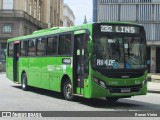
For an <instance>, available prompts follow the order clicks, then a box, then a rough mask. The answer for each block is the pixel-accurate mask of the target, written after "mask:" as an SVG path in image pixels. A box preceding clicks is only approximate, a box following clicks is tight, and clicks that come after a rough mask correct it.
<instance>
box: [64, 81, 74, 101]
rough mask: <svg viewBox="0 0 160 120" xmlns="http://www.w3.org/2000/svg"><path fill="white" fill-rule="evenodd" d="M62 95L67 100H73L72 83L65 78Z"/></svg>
mask: <svg viewBox="0 0 160 120" xmlns="http://www.w3.org/2000/svg"><path fill="white" fill-rule="evenodd" d="M63 95H64V98H65V99H66V100H68V101H72V100H74V96H73V91H72V85H71V82H70V80H66V81H65V83H64V85H63Z"/></svg>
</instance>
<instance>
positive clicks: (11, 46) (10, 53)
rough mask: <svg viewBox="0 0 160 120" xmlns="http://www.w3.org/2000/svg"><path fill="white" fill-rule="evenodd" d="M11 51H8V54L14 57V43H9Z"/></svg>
mask: <svg viewBox="0 0 160 120" xmlns="http://www.w3.org/2000/svg"><path fill="white" fill-rule="evenodd" d="M8 48H9V51H8V56H9V57H13V43H9V46H8Z"/></svg>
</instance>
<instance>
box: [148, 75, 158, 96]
mask: <svg viewBox="0 0 160 120" xmlns="http://www.w3.org/2000/svg"><path fill="white" fill-rule="evenodd" d="M149 74H150V75H149V76H150V80H149V81H148V92H149V93H159V94H160V73H155V74H154V73H153V74H152V73H149Z"/></svg>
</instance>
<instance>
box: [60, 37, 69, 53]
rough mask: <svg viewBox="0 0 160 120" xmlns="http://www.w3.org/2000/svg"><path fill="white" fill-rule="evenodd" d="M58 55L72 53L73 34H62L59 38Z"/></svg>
mask: <svg viewBox="0 0 160 120" xmlns="http://www.w3.org/2000/svg"><path fill="white" fill-rule="evenodd" d="M58 55H66V56H68V55H69V56H70V55H71V34H66V35H61V36H60V39H59V46H58Z"/></svg>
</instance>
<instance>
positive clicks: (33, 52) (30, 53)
mask: <svg viewBox="0 0 160 120" xmlns="http://www.w3.org/2000/svg"><path fill="white" fill-rule="evenodd" d="M28 56H36V39H33V40H29V45H28Z"/></svg>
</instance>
